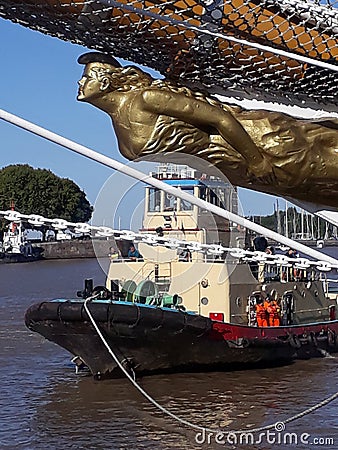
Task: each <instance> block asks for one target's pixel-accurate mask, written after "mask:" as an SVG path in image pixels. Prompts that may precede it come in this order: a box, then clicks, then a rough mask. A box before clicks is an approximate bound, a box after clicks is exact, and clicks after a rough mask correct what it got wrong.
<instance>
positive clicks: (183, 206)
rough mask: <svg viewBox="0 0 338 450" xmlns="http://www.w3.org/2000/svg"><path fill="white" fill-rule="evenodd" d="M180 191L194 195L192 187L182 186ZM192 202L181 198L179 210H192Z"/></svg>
mask: <svg viewBox="0 0 338 450" xmlns="http://www.w3.org/2000/svg"><path fill="white" fill-rule="evenodd" d="M181 189H182V191H184V192H186V193H187V194H190V195H194V188H193V187H182V188H181ZM192 209H193V204H192V203H190V202H188V201H187V200H182V199H181V211H192Z"/></svg>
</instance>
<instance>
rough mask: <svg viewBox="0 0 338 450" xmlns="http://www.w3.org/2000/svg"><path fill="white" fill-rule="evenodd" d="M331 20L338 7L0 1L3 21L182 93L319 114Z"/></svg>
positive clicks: (331, 0)
mask: <svg viewBox="0 0 338 450" xmlns="http://www.w3.org/2000/svg"><path fill="white" fill-rule="evenodd" d="M337 11H338V0H302V1H301V0H226V1H224V2H223V1H219V0H205V1H195V0H171V1H164V0H135V1H125V0H120V1H115V0H97V1H93V0H77V1H73V0H0V15H1V16H2V17H4V18H7V19H10V20H12V21H14V22H18V23H20V24H22V25H24V26H27V27H30V28H33V29H36V30H39V31H41V32H43V33H46V34H50V35H53V36H56V37H59V38H61V39H65V40H69V41H72V42H75V43H78V44H81V45H85V46H87V47H89V48H92V49H96V50H99V51H102V52H106V53H110V54H112V55H114V56H117V57H121V58H124V59H127V60H130V61H133V62H136V63H140V64H144V65H146V66H149V67H151V68H154V69H157V70H159V71H160V72H161V73H162V74H163V75H165V76H166V77H167V78H169V79H171V80H174V81H178V82H180V83H182V84H184V85H188V86H190V87H197V88H199V89H201V88H204V89H206V90H207V91H208V92H209V93H219V94H226V95H236V94H237V93H239V92H242V93H243V94H244V95H246V96H247V97H256V98H257V97H258V98H261V99H267V100H277V101H281V102H284V103H285V102H287V103H290V102H291V103H295V104H297V103H298V104H302V105H306V106H310V107H312V108H313V107H316V106H318V107H324V109H327V110H333V109H336V107H337V105H338V96H337V87H338V85H337V71H336V70H337V59H338V14H337ZM280 51H282V52H286V53H282V54H281V53H280ZM308 58H310V59H311V60H313V62H311V60H310V61H309V60H308ZM321 63H326V65H325V64H323V65H322V66H320V64H321Z"/></svg>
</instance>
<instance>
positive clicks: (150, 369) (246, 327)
mask: <svg viewBox="0 0 338 450" xmlns="http://www.w3.org/2000/svg"><path fill="white" fill-rule="evenodd" d="M153 176H155V177H158V178H160V179H161V180H162V181H164V182H165V183H167V184H170V185H172V186H175V187H177V188H178V189H181V190H187V191H189V192H191V193H193V194H194V195H195V196H197V197H199V198H203V199H206V200H208V201H209V202H211V203H213V204H216V205H218V206H222V207H224V208H227V209H232V210H233V211H234V212H237V203H236V196H234V195H232V190H233V188H232V187H231V186H230V185H229V184H227V183H226V182H223V181H221V180H219V179H217V178H212V177H205V176H203V175H202V174H197V173H196V172H195V171H192V170H191V169H189V168H187V167H182V166H168V165H163V166H161V167H160V169H159V171H158V172H157V173H156V174H153ZM141 231H142V233H144V234H145V241H147V240H148V242H150V241H151V239H150V238H149V236H151V235H154V236H157V237H161V238H163V244H164V245H165V247H162V246H159V245H156V246H149V245H148V244H147V243H146V242H143V243H139V244H138V249H136V250H135V248H133V249H132V250H129V251H128V247H130V246H132V247H136V246H137V245H136V243H134V242H132V241H130V242H129V244H128V245H122V242H121V241H118V244H117V247H118V250H117V249H116V253H115V254H114V258H111V263H110V268H109V272H108V277H107V282H106V286H96V287H94V284H93V281H92V280H90V279H88V280H86V281H85V288H84V290H83V291H81V292H79V293H78V296H79V297H81V298H80V299H79V298H76V299H68V300H66V299H57V300H54V301H48V302H47V301H42V302H39V303H37V304H34V305H32V306H31V307H30V308H29V309H28V310H27V312H26V316H25V321H26V325H27V327H28V328H29V329H30V330H32V331H35V332H37V333H39V334H41V335H42V336H44V337H45V338H47V339H48V340H50V341H53V342H55V343H56V344H58V345H60V346H61V347H63V348H65V349H66V350H68V351H69V352H70V353H71V354H72V355H73V356H74V358H73V359H74V362H75V363H76V365H77V367H78V368H82V367H83V366H86V367H87V368H89V370H90V372H91V373H92V374H93V376H94V377H96V378H104V377H119V376H121V375H122V371H121V369H120V367H119V365H118V364H117V363H116V360H115V359H114V358H112V356H111V354H112V353H113V354H114V355H115V357H116V358H117V359H118V361H119V362H120V363H121V364H122V366H123V367H124V368H125V369H126V370H129V371H130V372H131V373H133V374H134V375H135V376H139V375H145V374H153V373H163V372H174V371H175V372H177V371H202V370H203V371H206V370H215V369H217V370H219V369H221V370H233V369H235V368H239V367H240V368H252V367H257V365H264V366H267V365H272V364H282V363H290V362H291V361H293V360H294V359H297V358H311V357H320V356H323V355H326V354H327V352H329V353H331V352H336V351H338V342H337V334H338V320H337V319H336V302H335V301H333V300H330V299H329V297H328V295H327V292H326V289H325V286H326V284H325V282H323V280H322V279H321V276H320V275H319V273H318V272H316V270H314V269H311V270H309V269H307V268H299V267H298V268H297V265H292V264H291V263H290V261H288V260H287V259H284V261H283V263H282V264H280V265H276V266H271V265H269V266H268V265H265V264H264V261H263V260H262V261H257V262H255V261H250V262H247V261H244V260H241V259H238V258H236V257H235V256H234V255H235V253H236V252H232V251H228V252H225V253H220V252H219V251H218V249H219V245H220V244H221V245H223V246H226V247H233V248H237V250H238V248H239V247H243V246H244V230H241V229H239V228H238V227H237V226H236V224H233V223H229V222H228V221H226V220H225V219H221V218H219V217H216V216H214V215H213V214H211V213H210V212H208V211H206V210H201V209H199V208H198V207H196V206H194V205H192V204H191V203H189V202H186V201H183V200H181V199H179V198H176V197H174V196H173V195H168V194H167V193H165V192H162V191H160V190H158V189H156V188H153V187H146V188H145V211H144V219H143V227H142V230H141ZM168 237H171V238H174V239H173V240H172V241H171V242H172V244H171V248H170V245H168V241H166V238H168ZM175 239H176V240H182V239H184V240H185V241H186V246H185V248H183V249H182V247H180V249H179V251H178V250H177V248H176V247H175V245H174V243H175ZM198 245H200V246H203V245H206V246H208V249H209V250H208V252H205V253H199V252H198V251H196V252H195V251H193V250H194V249H195V248H196V246H198ZM295 261H296V260H295ZM271 267H272V268H271ZM272 306H274V307H272ZM264 311H265V312H264ZM264 315H265V316H264ZM263 316H264V317H263ZM108 348H109V350H110V351H108Z"/></svg>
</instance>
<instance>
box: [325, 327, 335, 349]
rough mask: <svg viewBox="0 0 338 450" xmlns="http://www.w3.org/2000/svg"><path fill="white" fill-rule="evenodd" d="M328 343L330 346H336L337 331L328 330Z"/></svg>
mask: <svg viewBox="0 0 338 450" xmlns="http://www.w3.org/2000/svg"><path fill="white" fill-rule="evenodd" d="M327 344H328V346H329V347H336V345H337V335H336V333H335V331H333V330H330V329H328V330H327Z"/></svg>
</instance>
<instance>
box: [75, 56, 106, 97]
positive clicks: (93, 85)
mask: <svg viewBox="0 0 338 450" xmlns="http://www.w3.org/2000/svg"><path fill="white" fill-rule="evenodd" d="M100 66H103V64H100V63H89V64H87V65H86V67H85V70H84V72H83V75H82V78H81V80H80V81H79V82H78V85H79V91H78V95H77V99H78V100H80V101H89V102H90V101H91V100H94V99H95V98H97V97H101V96H102V95H103V93H104V91H105V89H106V87H107V86H106V82H105V81H104V80H102V79H101V81H100V80H99V78H100V77H99V76H98V73H99V71H100V69H101V67H100Z"/></svg>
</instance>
